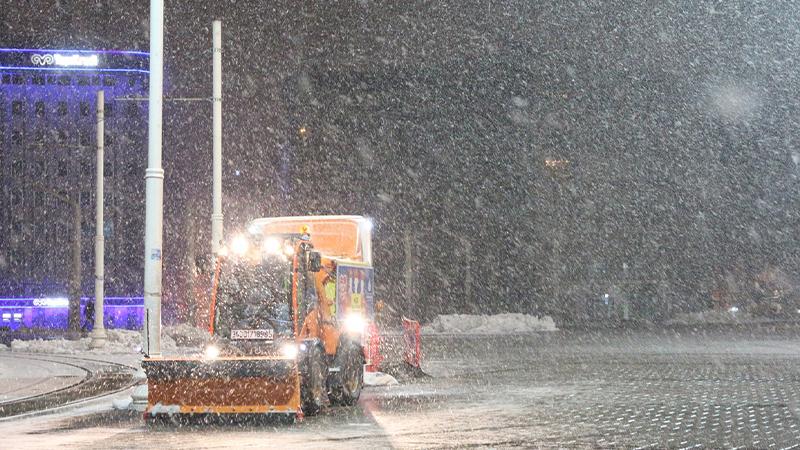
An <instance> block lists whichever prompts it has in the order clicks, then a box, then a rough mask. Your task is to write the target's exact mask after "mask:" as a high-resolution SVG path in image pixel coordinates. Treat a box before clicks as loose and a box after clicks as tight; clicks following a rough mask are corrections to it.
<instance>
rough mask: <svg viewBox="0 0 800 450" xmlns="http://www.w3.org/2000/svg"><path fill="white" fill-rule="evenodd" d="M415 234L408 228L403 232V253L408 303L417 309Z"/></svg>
mask: <svg viewBox="0 0 800 450" xmlns="http://www.w3.org/2000/svg"><path fill="white" fill-rule="evenodd" d="M414 241H415V239H414V232H413V231H412V230H411V228H406V229H405V230H404V232H403V253H404V254H405V264H404V266H405V267H404V280H405V291H406V301H407V302H409V303H411V304H412V305H414V307H415V308H417V307H419V305H417V304H416V300H417V295H416V286H415V285H414V281H415V280H414V278H415V277H414V272H415V270H416V267H415V264H414Z"/></svg>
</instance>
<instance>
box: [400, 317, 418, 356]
mask: <svg viewBox="0 0 800 450" xmlns="http://www.w3.org/2000/svg"><path fill="white" fill-rule="evenodd" d="M403 342H404V344H405V351H404V352H403V360H404V361H405V362H406V363H408V364H410V365H412V366H414V367H417V368H419V366H420V362H421V361H422V336H421V333H420V326H419V322H417V321H416V320H411V319H407V318H405V317H403Z"/></svg>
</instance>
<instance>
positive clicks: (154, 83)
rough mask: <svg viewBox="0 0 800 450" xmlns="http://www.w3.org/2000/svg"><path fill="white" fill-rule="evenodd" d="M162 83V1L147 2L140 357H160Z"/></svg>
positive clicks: (162, 174) (162, 202)
mask: <svg viewBox="0 0 800 450" xmlns="http://www.w3.org/2000/svg"><path fill="white" fill-rule="evenodd" d="M163 83H164V2H163V0H150V92H149V102H148V119H147V122H148V138H147V170H146V172H145V180H146V186H145V209H146V212H145V235H144V307H145V326H144V354H145V355H146V356H149V357H160V356H161V259H162V257H161V250H162V237H163V236H162V234H163V225H164V224H163V219H164V169H162V168H161V106H162V104H161V102H162V95H163Z"/></svg>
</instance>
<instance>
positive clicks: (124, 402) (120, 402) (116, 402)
mask: <svg viewBox="0 0 800 450" xmlns="http://www.w3.org/2000/svg"><path fill="white" fill-rule="evenodd" d="M131 404H133V397H131V396H130V395H129V396H127V397H122V398H115V399H112V400H111V407H112V408H114V409H116V410H119V411H127V410H128V409H130V407H131Z"/></svg>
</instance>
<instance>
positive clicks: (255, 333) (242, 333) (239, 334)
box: [231, 330, 273, 341]
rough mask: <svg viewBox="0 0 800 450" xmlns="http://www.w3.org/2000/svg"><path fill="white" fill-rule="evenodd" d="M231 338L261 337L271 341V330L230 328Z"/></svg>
mask: <svg viewBox="0 0 800 450" xmlns="http://www.w3.org/2000/svg"><path fill="white" fill-rule="evenodd" d="M231 339H261V340H266V341H271V340H272V339H273V330H231Z"/></svg>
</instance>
